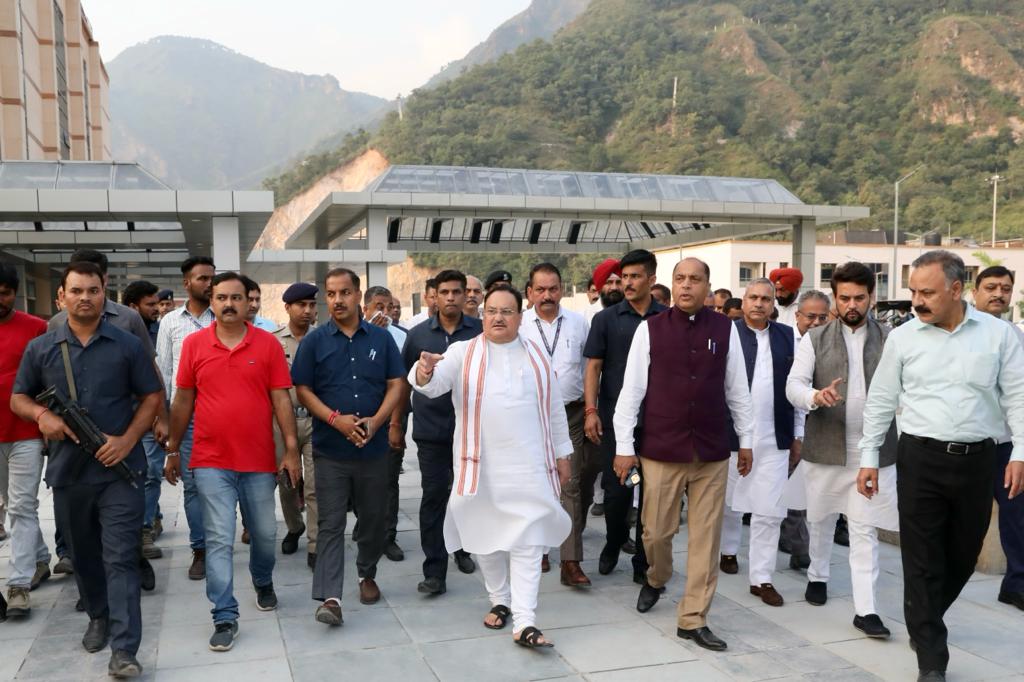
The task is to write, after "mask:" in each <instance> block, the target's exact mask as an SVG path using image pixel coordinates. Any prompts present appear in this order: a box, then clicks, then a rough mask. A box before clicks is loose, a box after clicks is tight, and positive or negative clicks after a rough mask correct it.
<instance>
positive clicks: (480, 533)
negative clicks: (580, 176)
mask: <svg viewBox="0 0 1024 682" xmlns="http://www.w3.org/2000/svg"><path fill="white" fill-rule="evenodd" d="M534 281H536V282H538V283H539V282H540V280H534ZM547 283H550V282H547ZM442 290H443V285H442ZM549 295H550V291H548V290H547V287H545V293H544V296H549ZM521 310H522V297H521V296H520V294H519V292H518V291H516V290H514V289H513V288H512V287H510V286H509V285H508V284H504V283H501V284H496V285H495V286H494V287H493V288H491V289H489V290H488V292H487V295H486V297H485V298H484V333H483V335H482V336H477V337H476V338H473V339H471V340H469V341H462V342H458V343H455V344H452V346H451V347H450V348H449V349H448V350H447V351H446V352H445V353H444V354H443V355H441V354H437V353H428V352H423V353H422V354H421V355H420V358H419V359H418V360H417V362H416V364H415V365H414V366H413V367H412V368H410V370H409V377H408V380H409V383H410V384H413V385H414V386H415V387H416V391H417V392H420V393H423V394H425V395H428V396H431V397H433V398H435V399H436V398H440V397H441V396H450V397H449V398H448V399H449V400H450V401H451V402H452V405H453V408H457V411H456V428H457V429H458V430H459V432H461V433H462V434H464V438H462V439H460V440H459V441H458V443H457V445H456V450H455V453H456V457H457V460H458V462H459V466H458V476H457V478H456V479H455V489H454V491H453V492H454V493H455V494H454V495H452V497H451V499H450V501H449V502H448V513H447V515H446V517H445V524H444V539H445V543H446V546H447V547H448V548H450V549H463V550H467V551H471V552H473V553H474V554H476V555H477V559H478V560H479V562H480V568H481V572H482V573H483V577H484V585H485V586H486V588H487V592H488V595H489V597H490V600H491V605H492V608H491V610H490V612H489V613H488V614H487V615H486V616H485V617H484V626H485V627H487V628H490V629H492V630H498V629H501V628H503V627H504V626H505V625H506V623H507V620H508V618H509V617H510V616H511V618H512V621H513V623H512V638H513V641H514V642H515V643H516V644H519V645H522V646H525V647H530V648H534V647H550V646H552V643H551V642H550V641H549V640H547V639H546V638H545V637H544V634H543V633H542V632H541V631H540V630H539V629H538V628H537V627H536V615H535V611H536V608H537V595H538V592H539V588H540V577H541V571H540V563H541V562H540V559H541V554H542V552H543V551H544V548H545V547H550V546H552V545H557V544H559V543H561V542H562V541H563V540H564V539H565V536H566V535H567V534H568V533H569V528H570V521H569V517H568V515H567V514H566V513H565V510H564V509H563V508H562V506H561V504H560V503H559V483H560V482H561V483H562V484H564V483H565V482H566V481H567V480H568V478H569V475H570V465H569V461H568V458H569V456H570V453H571V452H572V449H573V448H572V442H571V440H570V439H569V428H568V424H567V423H566V417H565V411H564V410H563V408H562V402H563V401H562V396H561V393H560V390H559V381H558V379H557V378H556V377H555V370H554V367H553V365H552V364H551V363H550V362H548V356H547V355H546V354H545V351H544V350H543V349H541V347H540V346H538V345H537V344H536V343H534V342H532V341H530V340H528V339H526V338H524V337H523V336H521V335H520V334H519V333H518V332H519V329H520V325H521V321H522V313H521Z"/></svg>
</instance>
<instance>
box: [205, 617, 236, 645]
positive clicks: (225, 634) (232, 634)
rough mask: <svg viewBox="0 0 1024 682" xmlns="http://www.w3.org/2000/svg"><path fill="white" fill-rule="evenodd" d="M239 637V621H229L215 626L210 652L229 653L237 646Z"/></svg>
mask: <svg viewBox="0 0 1024 682" xmlns="http://www.w3.org/2000/svg"><path fill="white" fill-rule="evenodd" d="M236 637H238V621H234V620H229V621H225V622H223V623H217V624H216V625H214V626H213V636H212V637H210V651H228V650H230V649H231V647H233V646H234V645H235V638H236Z"/></svg>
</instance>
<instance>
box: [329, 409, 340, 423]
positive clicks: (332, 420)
mask: <svg viewBox="0 0 1024 682" xmlns="http://www.w3.org/2000/svg"><path fill="white" fill-rule="evenodd" d="M339 414H341V412H338V411H337V410H335V411H334V412H331V416H330V417H328V418H327V425H328V426H334V420H335V419H337V418H338V415H339Z"/></svg>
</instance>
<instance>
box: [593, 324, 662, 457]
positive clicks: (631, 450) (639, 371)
mask: <svg viewBox="0 0 1024 682" xmlns="http://www.w3.org/2000/svg"><path fill="white" fill-rule="evenodd" d="M595 321H597V318H595ZM596 328H597V326H596V325H595V326H594V327H593V328H592V329H596ZM590 336H591V338H593V336H594V334H593V331H591V334H590ZM587 346H588V348H589V347H590V340H589V339H588V340H587ZM588 357H593V356H589V355H588ZM650 366H651V335H650V332H649V331H648V329H647V321H646V320H645V321H643V322H641V323H640V325H639V326H638V327H637V328H636V332H635V333H634V334H633V343H632V344H631V345H630V347H629V355H628V356H627V357H626V373H625V375H624V376H623V382H622V391H621V392H620V393H619V399H618V401H617V402H616V403H615V416H614V417H613V418H612V425H613V426H614V428H615V453H616V454H618V455H623V456H633V455H635V454H636V444H635V443H634V442H633V430H634V429H635V428H636V422H637V419H638V416H639V413H640V405H641V404H642V403H643V401H644V396H646V395H647V377H648V370H649V369H650Z"/></svg>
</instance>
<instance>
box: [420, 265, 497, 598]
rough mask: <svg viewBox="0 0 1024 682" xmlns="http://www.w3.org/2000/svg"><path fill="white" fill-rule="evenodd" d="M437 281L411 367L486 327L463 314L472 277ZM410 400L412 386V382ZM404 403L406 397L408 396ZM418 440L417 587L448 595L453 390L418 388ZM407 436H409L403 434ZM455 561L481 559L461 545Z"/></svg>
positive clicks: (450, 275) (447, 274) (463, 567)
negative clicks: (433, 309) (435, 393)
mask: <svg viewBox="0 0 1024 682" xmlns="http://www.w3.org/2000/svg"><path fill="white" fill-rule="evenodd" d="M434 279H435V281H436V282H437V315H435V316H434V317H431V318H430V319H428V320H427V321H426V322H423V323H421V324H419V325H417V326H415V327H413V328H411V329H410V330H409V336H408V337H407V338H406V339H405V347H404V348H403V349H402V358H403V360H404V361H405V368H406V370H410V369H412V367H413V365H415V364H416V363H417V362H419V359H420V353H423V352H424V351H425V352H427V353H435V354H438V355H441V354H443V353H444V352H445V351H446V350H448V346H450V345H451V344H453V343H455V342H456V341H467V340H469V339H472V338H473V337H475V336H478V335H479V334H480V333H481V332H482V331H483V323H482V322H481V321H480V320H478V319H476V318H473V317H467V316H466V315H464V314H463V312H462V311H463V308H464V307H465V303H466V276H465V275H463V274H462V273H461V272H459V271H458V270H444V271H442V272H440V273H438V275H437V277H435V278H434ZM405 390H406V393H405V394H404V397H405V399H406V400H407V399H408V396H409V392H411V391H412V388H411V387H409V386H408V384H406V388H405ZM403 403H404V401H403ZM412 422H413V424H412V439H413V440H414V441H416V449H417V452H418V456H419V463H420V485H421V486H422V487H423V498H422V499H421V500H420V544H421V545H422V546H423V554H424V559H423V580H422V581H421V582H420V584H419V585H418V586H417V589H418V590H419V591H420V592H422V593H424V594H432V595H437V594H444V592H445V591H446V590H447V589H448V586H447V578H448V550H447V549H446V548H445V544H444V516H445V510H446V509H447V507H448V495H449V493H450V492H451V488H452V478H453V475H454V474H453V468H452V457H453V455H452V442H453V438H454V436H455V407H454V406H453V405H452V396H451V393H445V394H444V395H442V396H439V397H437V398H428V397H426V396H425V395H422V394H420V393H417V394H416V396H415V397H414V398H413V399H412ZM403 438H404V436H403ZM455 564H456V566H458V568H459V570H460V571H462V572H463V573H472V572H473V571H474V570H476V564H474V563H473V559H472V558H471V557H470V556H469V554H468V553H466V552H464V551H462V550H461V549H460V550H458V551H456V552H455Z"/></svg>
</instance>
